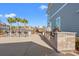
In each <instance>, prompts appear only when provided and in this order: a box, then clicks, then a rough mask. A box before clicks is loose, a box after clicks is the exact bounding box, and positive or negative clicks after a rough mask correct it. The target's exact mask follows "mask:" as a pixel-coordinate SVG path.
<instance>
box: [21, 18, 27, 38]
mask: <svg viewBox="0 0 79 59" xmlns="http://www.w3.org/2000/svg"><path fill="white" fill-rule="evenodd" d="M21 22H22V23H23V24H24V28H26V24H27V23H28V20H26V19H23V20H21ZM24 33H25V37H26V33H27V32H26V31H25V32H24Z"/></svg>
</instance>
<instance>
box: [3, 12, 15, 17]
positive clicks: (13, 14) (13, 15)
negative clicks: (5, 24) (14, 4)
mask: <svg viewBox="0 0 79 59" xmlns="http://www.w3.org/2000/svg"><path fill="white" fill-rule="evenodd" d="M15 16H16V14H15V13H10V14H5V15H4V17H6V18H8V17H15Z"/></svg>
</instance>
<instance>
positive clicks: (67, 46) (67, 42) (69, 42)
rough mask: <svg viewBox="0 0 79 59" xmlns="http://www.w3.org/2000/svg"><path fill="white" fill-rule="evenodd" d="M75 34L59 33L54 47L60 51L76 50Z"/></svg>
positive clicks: (56, 34)
mask: <svg viewBox="0 0 79 59" xmlns="http://www.w3.org/2000/svg"><path fill="white" fill-rule="evenodd" d="M75 34H76V33H75V32H57V33H55V37H54V40H55V44H54V45H53V46H54V47H55V48H56V49H57V50H58V51H74V50H75V37H76V36H75Z"/></svg>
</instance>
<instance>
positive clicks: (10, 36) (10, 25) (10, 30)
mask: <svg viewBox="0 0 79 59" xmlns="http://www.w3.org/2000/svg"><path fill="white" fill-rule="evenodd" d="M11 25H12V24H11V23H10V37H11V34H12V33H11Z"/></svg>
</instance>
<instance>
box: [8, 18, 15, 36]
mask: <svg viewBox="0 0 79 59" xmlns="http://www.w3.org/2000/svg"><path fill="white" fill-rule="evenodd" d="M7 20H8V22H9V24H10V28H9V30H10V36H11V26H12V23H14V22H16V20H15V18H11V17H8V18H7Z"/></svg>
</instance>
